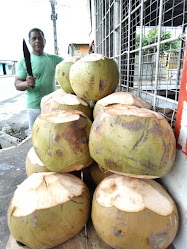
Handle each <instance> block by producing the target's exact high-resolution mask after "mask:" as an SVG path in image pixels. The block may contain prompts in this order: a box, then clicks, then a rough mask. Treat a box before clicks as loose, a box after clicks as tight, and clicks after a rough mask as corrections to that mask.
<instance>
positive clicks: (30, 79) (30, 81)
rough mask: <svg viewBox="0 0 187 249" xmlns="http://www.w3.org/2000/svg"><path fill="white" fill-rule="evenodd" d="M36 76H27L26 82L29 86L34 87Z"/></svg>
mask: <svg viewBox="0 0 187 249" xmlns="http://www.w3.org/2000/svg"><path fill="white" fill-rule="evenodd" d="M36 78H37V77H36V76H33V77H32V76H27V78H26V82H27V85H28V88H29V87H34V86H35V85H36V82H35V79H36Z"/></svg>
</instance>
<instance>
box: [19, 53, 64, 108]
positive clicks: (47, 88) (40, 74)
mask: <svg viewBox="0 0 187 249" xmlns="http://www.w3.org/2000/svg"><path fill="white" fill-rule="evenodd" d="M61 61H63V58H62V57H60V56H58V55H54V54H47V53H44V55H43V56H37V55H35V54H33V53H31V65H32V71H33V75H34V76H36V77H37V78H36V80H35V81H36V85H35V87H34V88H31V87H30V88H29V89H27V90H26V91H25V94H26V103H27V108H33V109H36V108H40V102H41V99H42V98H43V97H44V96H45V95H47V94H49V93H51V92H54V91H55V90H56V84H55V69H56V65H57V64H58V63H60V62H61ZM16 76H17V77H18V78H21V79H24V80H26V77H27V76H28V74H27V69H26V65H25V60H24V58H22V59H21V60H20V62H19V63H18V66H17V73H16Z"/></svg>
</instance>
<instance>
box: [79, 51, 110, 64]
mask: <svg viewBox="0 0 187 249" xmlns="http://www.w3.org/2000/svg"><path fill="white" fill-rule="evenodd" d="M106 58H107V57H105V56H103V55H101V54H96V53H93V54H88V55H86V56H84V57H83V58H81V60H80V62H81V61H98V60H104V59H106ZM108 59H109V58H108ZM109 60H111V59H109Z"/></svg>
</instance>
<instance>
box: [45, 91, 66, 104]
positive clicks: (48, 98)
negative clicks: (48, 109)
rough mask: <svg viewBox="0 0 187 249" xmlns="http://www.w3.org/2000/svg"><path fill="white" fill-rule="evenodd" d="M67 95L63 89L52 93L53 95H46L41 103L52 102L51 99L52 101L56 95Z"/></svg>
mask: <svg viewBox="0 0 187 249" xmlns="http://www.w3.org/2000/svg"><path fill="white" fill-rule="evenodd" d="M66 94H67V93H66V92H64V91H63V90H62V89H58V90H57V91H54V92H52V93H49V94H47V95H45V96H44V97H43V98H42V100H41V102H47V101H49V100H51V99H52V98H53V97H54V96H56V95H59V96H64V95H66Z"/></svg>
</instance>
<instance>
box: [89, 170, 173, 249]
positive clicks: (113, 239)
mask: <svg viewBox="0 0 187 249" xmlns="http://www.w3.org/2000/svg"><path fill="white" fill-rule="evenodd" d="M91 215H92V221H93V225H94V227H95V229H96V232H97V233H98V235H99V236H100V237H101V238H102V240H103V241H104V242H105V243H106V244H108V245H109V246H111V247H112V248H121V249H126V248H133V249H135V248H138V249H157V248H159V249H165V248H167V247H168V246H169V245H170V244H171V243H172V241H173V240H174V238H175V235H176V233H177V229H178V212H177V208H176V205H175V203H174V201H173V199H172V198H171V197H170V195H169V194H168V193H167V192H166V190H165V189H164V188H163V187H162V186H161V185H160V184H159V183H158V182H156V181H154V180H150V179H149V180H148V179H147V180H143V179H136V178H131V177H126V176H122V175H117V174H113V175H111V176H108V177H106V178H105V179H104V180H103V181H102V182H101V183H100V184H99V185H98V187H97V188H96V190H95V192H94V196H93V201H92V214H91Z"/></svg>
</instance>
